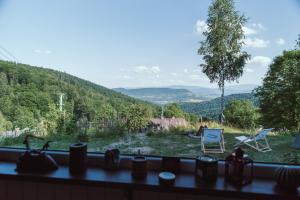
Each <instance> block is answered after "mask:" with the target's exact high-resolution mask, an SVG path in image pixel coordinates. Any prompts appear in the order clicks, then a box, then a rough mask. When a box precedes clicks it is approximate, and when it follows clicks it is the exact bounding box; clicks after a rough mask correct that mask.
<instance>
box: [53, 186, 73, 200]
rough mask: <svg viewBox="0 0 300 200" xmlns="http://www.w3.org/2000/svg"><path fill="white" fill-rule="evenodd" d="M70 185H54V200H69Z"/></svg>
mask: <svg viewBox="0 0 300 200" xmlns="http://www.w3.org/2000/svg"><path fill="white" fill-rule="evenodd" d="M71 187H72V186H71V185H65V184H56V185H55V200H60V199H62V200H71Z"/></svg>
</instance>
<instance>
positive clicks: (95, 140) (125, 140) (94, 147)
mask: <svg viewBox="0 0 300 200" xmlns="http://www.w3.org/2000/svg"><path fill="white" fill-rule="evenodd" d="M247 134H249V133H246V132H242V131H241V130H238V129H232V128H228V127H227V128H225V133H224V138H225V142H226V143H225V146H226V152H225V153H224V154H214V156H216V157H218V158H220V159H224V158H225V157H226V156H227V155H229V154H230V153H231V152H232V150H233V149H234V147H233V146H234V144H236V142H237V141H236V139H235V138H234V137H236V136H240V135H247ZM52 139H53V140H54V142H53V143H52V145H51V147H50V149H55V150H57V149H59V150H68V148H69V144H70V143H73V142H76V139H74V137H70V136H64V137H56V138H52ZM268 139H269V142H270V145H271V148H272V149H273V150H272V151H270V152H266V153H261V152H257V151H256V150H254V149H250V148H248V147H246V146H244V147H243V149H244V150H245V151H246V154H248V155H249V156H250V157H251V158H253V159H254V160H255V161H259V162H284V163H295V162H296V163H299V162H300V159H299V156H300V150H295V149H293V148H291V147H290V146H291V144H292V142H293V140H294V137H293V136H290V135H279V134H274V133H273V134H271V135H270V136H268ZM22 140H23V137H22V136H20V138H14V139H11V138H10V139H6V140H3V141H2V142H0V145H1V146H7V147H24V145H22ZM32 143H33V144H32V145H33V146H34V147H35V148H36V147H41V146H42V142H41V141H39V140H32ZM88 148H89V151H91V152H104V151H105V150H106V149H108V148H119V149H120V151H121V152H122V153H123V154H135V153H137V152H138V150H140V151H141V152H142V153H143V154H147V155H163V156H181V157H190V158H195V157H197V156H199V155H201V147H200V141H199V139H193V138H190V137H188V136H187V135H185V134H183V133H152V134H145V133H140V134H122V135H116V134H110V135H108V134H104V135H98V136H90V138H89V142H88Z"/></svg>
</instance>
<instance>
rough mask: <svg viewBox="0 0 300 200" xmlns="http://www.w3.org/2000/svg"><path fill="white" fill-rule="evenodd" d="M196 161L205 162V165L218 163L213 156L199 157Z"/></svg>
mask: <svg viewBox="0 0 300 200" xmlns="http://www.w3.org/2000/svg"><path fill="white" fill-rule="evenodd" d="M197 160H199V161H202V162H206V163H214V162H217V161H218V159H217V158H215V157H213V156H208V155H204V156H199V157H198V158H197Z"/></svg>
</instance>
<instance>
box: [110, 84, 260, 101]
mask: <svg viewBox="0 0 300 200" xmlns="http://www.w3.org/2000/svg"><path fill="white" fill-rule="evenodd" d="M256 87H257V85H250V84H249V85H237V86H228V87H226V89H225V95H226V96H227V95H232V94H242V93H251V92H252V91H253V90H254V89H255V88H256ZM113 90H115V91H117V92H120V93H122V94H125V95H128V96H131V97H134V98H137V99H141V100H144V101H148V102H152V103H156V104H160V105H163V104H168V103H174V102H175V103H199V102H203V101H208V100H212V99H215V98H218V97H220V90H219V89H218V88H206V87H198V86H181V85H176V86H169V87H157V88H156V87H152V88H114V89H113Z"/></svg>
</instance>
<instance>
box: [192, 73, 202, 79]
mask: <svg viewBox="0 0 300 200" xmlns="http://www.w3.org/2000/svg"><path fill="white" fill-rule="evenodd" d="M190 78H191V79H193V80H199V79H201V76H200V75H198V74H192V75H190Z"/></svg>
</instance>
